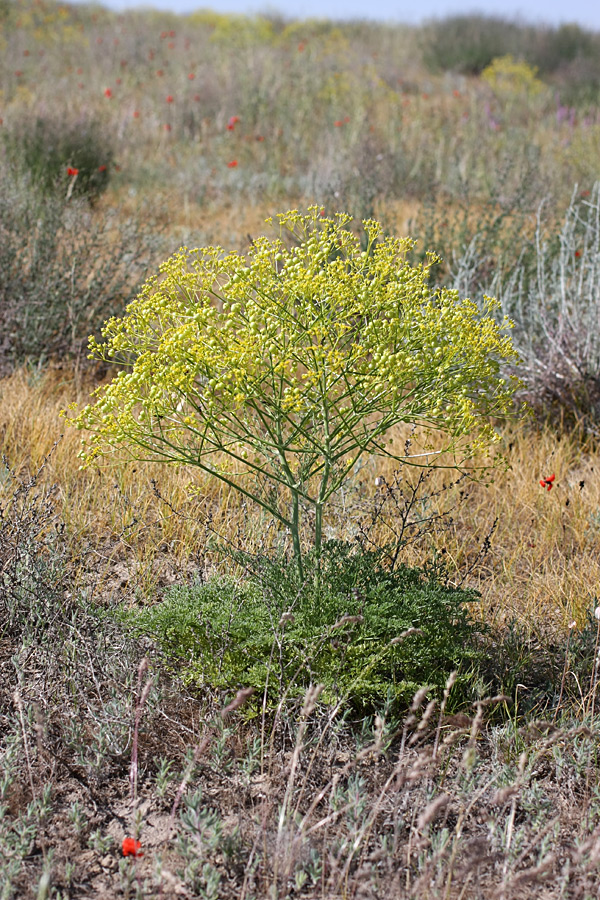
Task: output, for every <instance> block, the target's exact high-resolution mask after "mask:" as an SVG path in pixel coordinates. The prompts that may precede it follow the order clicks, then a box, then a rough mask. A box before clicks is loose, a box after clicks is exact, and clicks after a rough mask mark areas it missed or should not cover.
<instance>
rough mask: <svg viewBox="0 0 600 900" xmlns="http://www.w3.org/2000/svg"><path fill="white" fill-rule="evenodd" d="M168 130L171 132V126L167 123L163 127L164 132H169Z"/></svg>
mask: <svg viewBox="0 0 600 900" xmlns="http://www.w3.org/2000/svg"><path fill="white" fill-rule="evenodd" d="M170 130H171V126H170V125H169V123H168V122H167V124H166V125H165V131H170Z"/></svg>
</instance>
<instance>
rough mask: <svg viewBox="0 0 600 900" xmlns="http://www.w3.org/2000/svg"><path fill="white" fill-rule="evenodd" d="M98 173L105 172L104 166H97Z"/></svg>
mask: <svg viewBox="0 0 600 900" xmlns="http://www.w3.org/2000/svg"><path fill="white" fill-rule="evenodd" d="M98 171H99V172H106V166H98Z"/></svg>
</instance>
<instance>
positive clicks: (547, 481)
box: [540, 475, 556, 491]
mask: <svg viewBox="0 0 600 900" xmlns="http://www.w3.org/2000/svg"><path fill="white" fill-rule="evenodd" d="M555 478H556V475H548V477H547V478H542V479H541V480H540V486H541V487H543V488H547V489H548V490H549V491H551V490H552V482H553V481H554V479H555Z"/></svg>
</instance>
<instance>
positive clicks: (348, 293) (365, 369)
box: [73, 208, 516, 552]
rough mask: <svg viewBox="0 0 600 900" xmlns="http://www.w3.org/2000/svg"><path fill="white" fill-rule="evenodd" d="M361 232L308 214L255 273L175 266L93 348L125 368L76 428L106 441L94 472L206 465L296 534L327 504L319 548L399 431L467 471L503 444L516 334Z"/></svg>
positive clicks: (257, 262)
mask: <svg viewBox="0 0 600 900" xmlns="http://www.w3.org/2000/svg"><path fill="white" fill-rule="evenodd" d="M349 222H350V219H349V217H348V216H345V215H343V214H339V215H337V216H335V217H334V218H324V217H322V216H321V215H320V211H319V209H318V208H314V209H311V210H310V211H309V213H308V214H307V215H301V214H300V213H298V212H296V211H291V212H289V213H286V214H284V215H281V216H279V217H278V218H277V220H276V222H275V223H273V222H271V224H272V225H275V227H276V229H277V230H278V232H279V236H278V237H275V238H267V237H259V238H257V239H256V240H255V241H254V242H253V243H252V245H251V247H250V249H249V251H248V254H247V257H244V256H241V255H239V254H237V253H225V252H224V251H223V250H222V249H220V248H218V247H211V248H205V249H196V250H188V249H187V248H185V247H184V248H182V249H181V250H180V251H179V252H178V253H176V254H174V255H173V256H172V257H171V258H170V259H168V260H167V261H166V262H165V263H164V264H163V265H162V266H161V267H160V270H159V274H158V276H156V277H153V278H151V279H150V280H149V281H148V282H147V283H146V285H145V286H144V287H143V289H142V291H141V293H140V294H139V296H138V297H137V298H136V299H135V300H134V301H133V303H131V305H130V306H129V307H128V309H127V311H126V313H125V315H124V316H123V318H120V319H110V320H109V321H108V322H106V324H105V326H104V329H103V332H102V334H103V341H102V342H101V343H97V342H96V341H94V339H93V338H92V339H91V340H90V352H91V356H92V357H95V358H99V359H103V360H111V361H114V362H117V363H120V364H121V366H122V368H121V370H120V371H119V372H118V374H117V375H116V376H115V378H114V379H113V380H112V382H111V383H110V384H108V385H106V386H102V387H101V388H99V389H98V390H97V391H96V392H95V400H94V402H93V403H92V404H90V405H88V406H87V407H85V408H84V409H83V410H82V411H81V412H80V413H79V415H78V416H77V417H76V418H75V419H73V422H74V424H75V425H76V426H77V427H79V428H81V429H85V430H86V431H87V432H88V433H89V437H88V439H87V442H86V443H84V445H83V449H82V458H83V460H84V463H85V464H89V463H90V462H91V461H92V460H94V459H96V458H97V457H98V456H100V455H105V454H106V453H110V452H116V451H125V452H126V453H129V454H130V455H131V456H133V457H135V458H136V459H141V458H145V459H161V460H165V461H169V462H172V463H185V464H190V465H193V466H198V467H199V468H200V469H203V470H204V471H206V472H210V473H212V474H214V475H216V476H218V477H219V478H221V479H222V480H224V481H226V482H227V483H229V484H230V485H232V486H233V487H235V488H236V489H237V490H240V491H241V492H242V493H245V494H247V495H248V496H250V497H252V499H254V500H256V501H257V502H259V503H260V504H261V505H262V506H264V507H265V508H266V509H268V510H269V511H270V512H271V513H273V515H275V516H276V517H277V518H278V519H279V520H280V521H281V522H282V523H285V524H286V525H288V526H289V527H290V528H291V530H292V533H293V534H294V531H297V528H298V522H299V515H300V506H301V505H302V504H304V506H306V505H309V506H310V505H312V506H313V507H314V509H315V511H316V519H317V534H316V541H317V544H319V542H320V532H319V529H320V516H321V512H322V508H323V505H324V504H325V503H326V501H327V499H328V498H329V497H330V496H331V494H332V493H333V492H334V491H335V490H337V489H338V488H339V486H340V485H341V484H342V482H343V480H344V479H345V478H346V477H347V475H348V473H349V471H350V470H351V468H352V466H353V465H354V463H355V462H356V460H357V458H358V457H359V456H361V455H362V454H363V453H381V454H385V455H388V456H390V455H394V454H393V453H392V450H391V445H390V443H389V433H390V430H391V429H392V428H393V427H394V426H395V425H397V424H398V423H400V422H406V423H414V424H417V425H421V426H425V427H426V428H427V429H430V430H432V431H437V432H442V433H443V434H444V435H446V437H447V441H446V444H445V446H444V447H443V448H442V449H444V450H446V451H447V450H453V451H455V452H456V453H459V452H460V453H461V454H462V457H461V458H463V457H464V455H465V454H468V453H471V452H472V451H473V450H474V449H477V448H479V447H481V446H484V445H487V444H489V443H490V442H491V441H493V440H494V439H495V433H494V431H493V429H492V428H491V426H490V424H489V417H490V416H502V415H504V414H506V413H507V411H508V410H509V408H510V405H511V401H512V396H513V393H514V383H512V382H511V381H510V380H509V381H507V380H505V379H504V378H503V377H501V367H502V366H503V364H504V363H505V362H508V361H512V360H514V359H515V358H516V353H515V351H514V348H513V346H512V343H511V340H510V337H509V335H508V325H509V324H510V323H508V322H506V321H505V322H504V323H502V324H498V323H497V322H496V320H495V318H494V317H493V311H494V302H493V301H492V300H490V299H486V300H485V301H484V306H483V309H482V310H480V308H479V307H478V306H477V304H475V303H474V302H472V301H471V300H468V299H461V298H460V297H459V295H458V293H457V292H456V291H451V290H446V289H432V288H431V287H430V285H429V280H430V279H429V268H430V266H431V265H432V264H433V263H435V262H436V258H435V257H434V256H431V257H430V258H429V260H428V262H427V264H425V265H423V266H419V267H414V266H411V265H409V264H408V263H407V261H406V256H407V252H408V251H409V250H410V249H411V247H412V242H411V241H410V240H409V239H397V238H391V237H385V236H384V235H383V234H382V229H381V227H380V226H379V225H378V223H376V222H374V221H368V222H365V223H363V224H364V228H365V233H366V236H367V242H366V249H364V250H363V249H362V248H361V243H360V241H359V238H358V237H357V236H356V235H355V234H354V233H353V232H352V231H351V230H350V229H349V228H348V227H347V226H348V224H349ZM423 461H424V460H420V462H421V463H422V462H423ZM426 461H427V462H428V463H430V462H431V456H428V457H427V460H426ZM413 462H415V460H413ZM417 462H418V460H417ZM257 476H258V480H260V481H261V482H262V483H263V484H264V482H265V478H266V479H267V481H268V482H269V483H270V484H271V485H276V486H277V491H276V492H275V495H276V496H277V499H276V500H274V499H273V495H272V494H271V495H269V496H270V497H271V499H268V497H267V495H266V494H265V492H264V490H262V491H259V490H258V488H257V487H256V484H257V483H258V482H257ZM296 550H297V552H299V547H296Z"/></svg>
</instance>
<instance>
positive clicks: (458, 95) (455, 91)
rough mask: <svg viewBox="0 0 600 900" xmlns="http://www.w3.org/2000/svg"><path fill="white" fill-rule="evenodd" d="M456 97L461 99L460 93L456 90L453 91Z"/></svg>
mask: <svg viewBox="0 0 600 900" xmlns="http://www.w3.org/2000/svg"><path fill="white" fill-rule="evenodd" d="M452 94H453V96H454V97H460V91H457V90H454V91H452Z"/></svg>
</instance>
